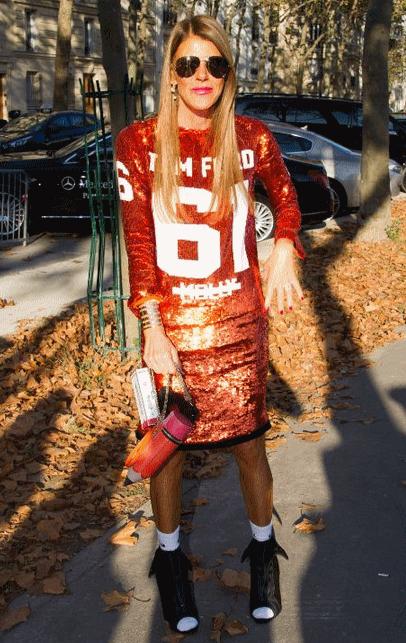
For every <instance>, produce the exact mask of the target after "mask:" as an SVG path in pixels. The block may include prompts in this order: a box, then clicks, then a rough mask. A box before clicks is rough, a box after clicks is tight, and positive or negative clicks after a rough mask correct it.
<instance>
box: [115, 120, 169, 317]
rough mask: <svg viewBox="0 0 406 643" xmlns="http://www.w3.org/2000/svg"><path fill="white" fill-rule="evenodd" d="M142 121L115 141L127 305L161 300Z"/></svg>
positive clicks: (122, 133)
mask: <svg viewBox="0 0 406 643" xmlns="http://www.w3.org/2000/svg"><path fill="white" fill-rule="evenodd" d="M143 125H144V124H143V123H142V122H140V123H134V124H133V125H130V126H129V127H126V128H125V129H123V130H121V132H120V133H119V135H118V137H117V140H116V165H117V180H118V187H119V196H120V202H121V216H122V222H123V228H124V236H125V242H126V248H127V255H128V271H129V281H130V299H129V301H128V306H129V308H130V309H131V310H132V311H133V312H134V313H135V314H136V315H137V316H138V307H139V306H140V305H141V304H142V303H143V302H145V301H148V300H149V299H157V300H158V301H161V300H162V295H161V292H160V288H159V282H158V277H157V266H156V248H155V231H154V222H153V217H152V210H151V185H150V176H149V172H148V166H147V163H148V148H147V142H146V138H145V134H144V133H143V130H142V127H143Z"/></svg>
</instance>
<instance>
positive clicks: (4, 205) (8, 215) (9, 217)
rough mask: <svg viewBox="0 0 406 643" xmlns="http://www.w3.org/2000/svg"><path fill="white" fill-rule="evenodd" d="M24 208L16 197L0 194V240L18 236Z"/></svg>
mask: <svg viewBox="0 0 406 643" xmlns="http://www.w3.org/2000/svg"><path fill="white" fill-rule="evenodd" d="M24 215H25V207H24V203H21V201H19V199H17V197H15V196H14V195H13V194H9V193H8V192H0V239H10V238H13V237H16V236H18V235H17V233H18V232H19V230H20V228H21V226H22V225H23V223H24Z"/></svg>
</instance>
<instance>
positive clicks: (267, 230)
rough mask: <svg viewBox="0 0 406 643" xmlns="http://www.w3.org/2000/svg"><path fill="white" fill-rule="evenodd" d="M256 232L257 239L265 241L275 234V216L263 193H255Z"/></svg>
mask: <svg viewBox="0 0 406 643" xmlns="http://www.w3.org/2000/svg"><path fill="white" fill-rule="evenodd" d="M254 206H255V232H256V236H257V241H265V239H270V237H272V236H273V232H274V228H275V217H274V215H273V212H272V210H271V206H270V204H269V201H268V199H267V198H266V197H264V196H262V194H256V195H255V201H254Z"/></svg>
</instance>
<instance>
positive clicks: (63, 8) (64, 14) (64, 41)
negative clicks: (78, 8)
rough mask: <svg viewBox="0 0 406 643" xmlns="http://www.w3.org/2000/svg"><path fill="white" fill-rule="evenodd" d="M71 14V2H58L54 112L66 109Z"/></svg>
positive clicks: (63, 0)
mask: <svg viewBox="0 0 406 643" xmlns="http://www.w3.org/2000/svg"><path fill="white" fill-rule="evenodd" d="M72 12H73V0H60V1H59V11H58V32H57V36H56V55H55V80H54V100H53V103H54V104H53V108H54V109H55V110H62V109H68V101H69V60H70V50H71V38H72Z"/></svg>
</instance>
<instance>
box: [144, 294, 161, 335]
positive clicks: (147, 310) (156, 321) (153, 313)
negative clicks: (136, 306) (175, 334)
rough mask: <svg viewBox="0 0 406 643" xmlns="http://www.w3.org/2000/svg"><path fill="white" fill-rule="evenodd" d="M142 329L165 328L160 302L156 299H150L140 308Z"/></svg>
mask: <svg viewBox="0 0 406 643" xmlns="http://www.w3.org/2000/svg"><path fill="white" fill-rule="evenodd" d="M140 316H141V324H142V329H143V330H146V329H147V328H157V327H161V328H162V327H163V323H162V318H161V313H160V312H159V302H158V301H157V300H156V299H149V300H148V301H146V302H145V303H144V304H142V306H140Z"/></svg>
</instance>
